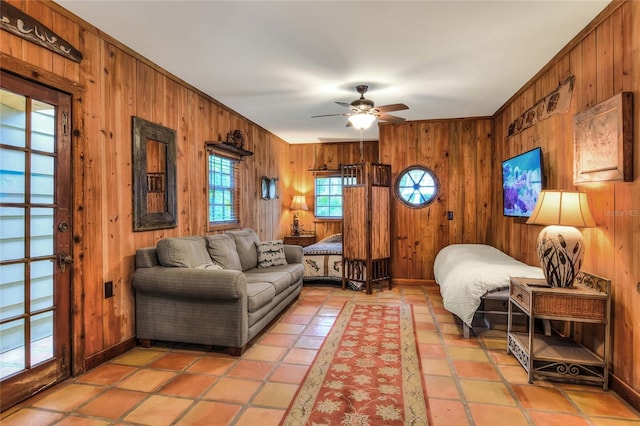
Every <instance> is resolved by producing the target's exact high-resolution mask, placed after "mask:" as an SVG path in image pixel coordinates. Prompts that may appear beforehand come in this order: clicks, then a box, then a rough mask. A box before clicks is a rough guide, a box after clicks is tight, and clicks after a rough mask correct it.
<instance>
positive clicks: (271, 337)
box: [260, 333, 299, 348]
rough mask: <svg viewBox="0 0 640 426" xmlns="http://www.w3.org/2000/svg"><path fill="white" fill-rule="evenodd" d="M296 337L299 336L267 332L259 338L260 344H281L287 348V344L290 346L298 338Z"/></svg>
mask: <svg viewBox="0 0 640 426" xmlns="http://www.w3.org/2000/svg"><path fill="white" fill-rule="evenodd" d="M298 338H299V336H298V335H297V334H277V333H268V334H265V335H264V336H263V337H262V338H261V339H260V344H261V345H266V346H281V347H287V348H288V347H289V346H292V345H293V344H294V343H295V342H296V341H297V340H298Z"/></svg>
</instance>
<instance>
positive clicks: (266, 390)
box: [253, 383, 298, 409]
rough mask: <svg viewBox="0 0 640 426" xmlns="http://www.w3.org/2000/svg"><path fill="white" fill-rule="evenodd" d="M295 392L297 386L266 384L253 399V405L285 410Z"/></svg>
mask: <svg viewBox="0 0 640 426" xmlns="http://www.w3.org/2000/svg"><path fill="white" fill-rule="evenodd" d="M297 390H298V386H297V385H292V384H287V383H266V384H265V385H264V386H263V387H262V389H260V391H259V392H258V394H257V395H256V396H255V397H254V398H253V404H255V405H259V406H261V407H270V408H282V409H286V408H287V407H289V404H290V403H291V400H292V399H293V396H294V395H295V393H296V391H297Z"/></svg>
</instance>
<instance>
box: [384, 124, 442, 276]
mask: <svg viewBox="0 0 640 426" xmlns="http://www.w3.org/2000/svg"><path fill="white" fill-rule="evenodd" d="M415 127H416V131H415V133H416V135H417V147H416V148H417V156H416V161H417V163H418V164H420V165H422V166H426V167H429V168H430V169H431V171H432V172H433V173H434V174H435V175H436V178H437V179H438V181H440V180H441V179H440V177H439V172H440V171H441V170H440V169H441V166H440V164H442V162H443V161H442V160H444V159H446V157H445V156H443V155H442V153H438V152H437V144H436V140H435V139H436V136H437V135H438V133H437V131H436V129H435V127H436V126H433V125H430V124H427V123H425V122H418V123H416V126H415ZM438 127H439V126H438ZM399 172H400V171H399ZM396 179H397V177H396ZM394 184H395V181H394ZM439 191H442V187H441V186H440V187H439ZM394 198H395V195H394ZM438 198H439V196H438V197H437V198H436V200H435V201H434V202H433V203H432V204H431V205H430V206H429V207H428V208H424V209H417V210H415V211H414V216H415V219H416V221H417V230H416V234H415V235H416V237H417V241H416V244H415V251H416V254H415V257H416V259H415V261H414V267H415V272H413V273H412V274H411V275H409V277H411V278H420V279H426V278H429V277H432V276H433V261H432V259H435V257H436V254H437V252H438V250H439V249H440V248H439V247H438V235H439V234H441V233H442V232H441V230H440V227H439V225H440V223H441V220H442V218H443V216H445V215H446V211H445V210H443V206H442V203H440V202H439V200H438ZM396 203H397V204H396V205H397V206H398V208H406V207H405V206H404V205H402V204H401V203H400V202H398V201H397V200H396ZM409 235H411V234H409ZM394 275H395V274H394Z"/></svg>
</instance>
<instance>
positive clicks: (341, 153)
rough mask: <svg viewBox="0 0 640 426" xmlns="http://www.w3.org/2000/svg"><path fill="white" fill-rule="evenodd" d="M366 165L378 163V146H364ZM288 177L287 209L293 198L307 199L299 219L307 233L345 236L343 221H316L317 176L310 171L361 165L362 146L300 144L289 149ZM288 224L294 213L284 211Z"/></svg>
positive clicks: (349, 143) (371, 143)
mask: <svg viewBox="0 0 640 426" xmlns="http://www.w3.org/2000/svg"><path fill="white" fill-rule="evenodd" d="M362 152H363V161H369V162H373V163H375V162H378V142H377V141H366V142H364V143H363V149H362ZM289 159H290V160H289V174H288V175H287V178H286V181H285V183H284V185H285V186H286V187H288V188H290V189H289V193H290V196H289V198H288V199H287V200H285V201H284V204H283V206H284V208H285V209H286V208H288V207H289V205H290V204H291V197H293V196H294V195H304V196H305V198H306V200H307V207H309V211H308V212H304V213H302V214H301V215H300V216H299V220H300V223H301V224H303V226H304V231H305V232H311V231H313V232H314V233H315V234H316V239H318V240H320V239H322V238H324V237H326V236H329V235H332V234H336V233H338V232H342V221H341V220H322V219H316V218H315V216H314V215H313V211H314V206H315V204H314V176H313V173H312V172H310V171H309V170H310V169H320V168H327V169H339V168H340V165H341V164H354V163H360V162H361V160H360V143H359V142H337V143H311V144H298V145H291V146H290V147H289ZM283 220H284V221H285V223H288V224H291V223H292V222H293V215H292V214H291V212H289V211H288V210H287V211H283Z"/></svg>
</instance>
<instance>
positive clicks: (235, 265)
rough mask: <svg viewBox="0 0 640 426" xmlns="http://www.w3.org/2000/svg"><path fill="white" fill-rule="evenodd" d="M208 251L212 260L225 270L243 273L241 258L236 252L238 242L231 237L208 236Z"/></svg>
mask: <svg viewBox="0 0 640 426" xmlns="http://www.w3.org/2000/svg"><path fill="white" fill-rule="evenodd" d="M205 238H206V240H207V251H208V252H209V256H211V259H213V261H214V262H215V263H217V264H218V265H220V266H222V268H223V269H233V270H234V271H242V264H241V263H240V256H238V251H237V250H236V242H235V240H234V239H233V237H231V236H230V235H226V234H215V235H207V236H206V237H205Z"/></svg>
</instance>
